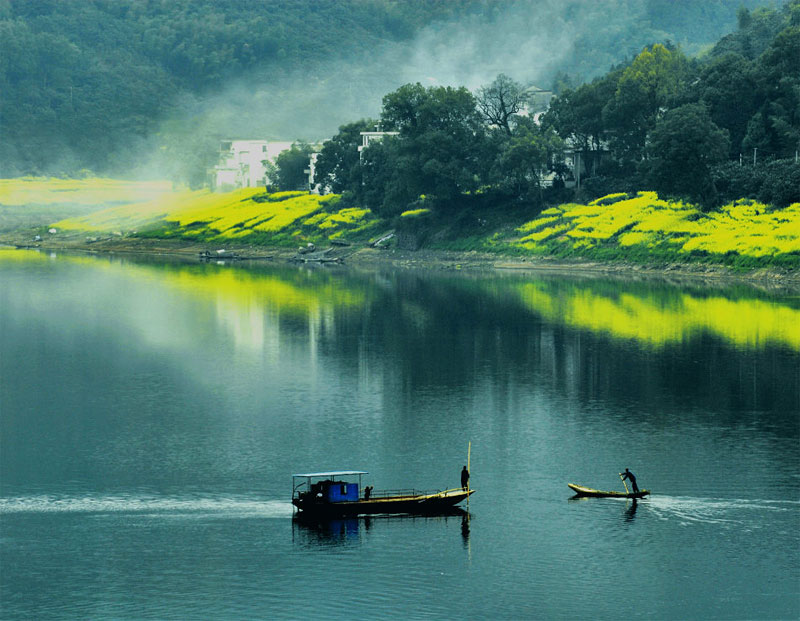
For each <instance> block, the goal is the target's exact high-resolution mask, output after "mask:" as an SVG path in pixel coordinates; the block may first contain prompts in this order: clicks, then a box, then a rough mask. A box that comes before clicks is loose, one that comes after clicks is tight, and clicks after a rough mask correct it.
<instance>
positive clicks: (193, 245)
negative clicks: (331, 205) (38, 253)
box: [0, 233, 800, 292]
mask: <svg viewBox="0 0 800 621" xmlns="http://www.w3.org/2000/svg"><path fill="white" fill-rule="evenodd" d="M0 246H6V247H16V248H28V249H40V250H43V251H45V250H49V251H59V250H61V251H70V252H87V253H93V254H108V255H114V254H141V255H149V256H169V257H173V258H181V259H183V260H186V261H200V260H206V261H207V260H209V258H205V257H201V255H202V254H205V253H208V255H209V257H210V260H219V261H228V262H230V261H231V257H234V256H235V259H234V261H235V262H241V263H252V262H276V263H287V262H290V261H298V262H303V261H307V262H308V263H309V264H314V263H316V261H314V257H313V256H311V258H309V255H300V254H298V253H297V251H296V250H294V249H290V248H285V247H262V246H253V245H236V244H233V245H231V244H225V245H224V246H223V245H218V244H209V243H203V242H190V241H186V240H178V239H143V238H136V237H108V238H101V239H96V240H91V239H90V240H87V239H86V238H78V237H77V236H73V237H68V236H61V235H53V236H51V237H44V238H42V239H41V240H38V241H32V240H31V238H30V236H28V235H23V234H21V233H17V234H11V235H9V234H6V235H3V236H0ZM322 250H324V251H325V254H324V256H325V257H326V258H327V259H329V260H330V259H336V260H337V261H336V262H337V264H342V265H346V266H350V267H355V268H364V269H367V268H369V269H374V268H380V267H391V268H395V269H420V270H439V271H486V270H501V271H515V272H525V271H531V272H554V273H561V274H564V273H569V274H573V275H579V276H615V277H622V278H653V279H662V280H663V279H668V280H671V281H676V282H677V281H696V282H704V283H708V282H710V281H714V282H718V283H722V282H726V283H735V282H741V283H747V284H749V285H751V286H757V287H759V288H767V289H775V288H779V289H787V290H791V291H798V292H800V271H798V270H793V269H787V268H774V267H773V268H759V269H753V270H747V271H745V270H735V269H733V268H730V267H727V266H724V265H716V264H706V263H689V262H687V263H662V264H656V263H653V264H646V263H634V262H626V261H603V262H601V261H590V260H586V259H572V260H565V259H562V258H557V257H550V256H532V257H520V256H513V255H503V254H500V253H487V252H479V251H463V252H459V251H450V250H434V249H425V248H423V249H419V250H403V249H399V248H396V247H384V248H380V247H377V248H376V247H371V246H368V245H352V246H329V247H327V248H324V249H322ZM215 256H219V257H220V258H219V259H215ZM317 256H321V255H317ZM326 265H327V263H326Z"/></svg>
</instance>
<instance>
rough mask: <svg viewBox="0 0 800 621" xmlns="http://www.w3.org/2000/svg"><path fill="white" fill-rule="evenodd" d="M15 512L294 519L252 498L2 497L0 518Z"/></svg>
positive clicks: (283, 506) (281, 507)
mask: <svg viewBox="0 0 800 621" xmlns="http://www.w3.org/2000/svg"><path fill="white" fill-rule="evenodd" d="M14 513H89V514H117V515H119V514H126V513H128V514H137V515H159V516H161V517H165V516H175V517H180V516H198V515H202V516H216V517H260V518H284V517H291V515H292V505H291V504H290V503H288V502H282V501H278V500H257V499H254V498H249V497H228V496H216V497H194V496H192V497H177V496H131V495H119V496H114V495H110V496H96V495H87V496H78V497H64V496H51V495H40V496H16V497H7V498H0V515H4V514H14Z"/></svg>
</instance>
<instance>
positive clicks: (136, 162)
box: [0, 0, 783, 178]
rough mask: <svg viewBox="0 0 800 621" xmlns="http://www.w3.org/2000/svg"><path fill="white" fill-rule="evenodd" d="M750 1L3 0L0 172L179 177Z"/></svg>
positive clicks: (537, 75)
mask: <svg viewBox="0 0 800 621" xmlns="http://www.w3.org/2000/svg"><path fill="white" fill-rule="evenodd" d="M764 4H770V5H775V4H783V2H782V1H777V2H768V0H744V1H743V0H706V1H704V2H693V1H690V0H605V1H604V2H595V1H593V0H504V1H500V0H455V1H452V2H433V1H431V2H415V1H412V0H408V1H406V2H397V3H388V2H384V1H382V0H369V1H366V2H358V3H357V2H351V1H349V0H318V2H317V3H314V2H309V1H308V0H264V1H257V0H251V1H250V2H247V3H245V2H242V3H232V4H230V5H226V4H220V3H214V2H210V1H208V0H196V1H195V2H186V1H184V0H177V1H176V2H174V3H161V4H158V3H148V2H144V0H118V1H117V2H115V3H106V2H102V1H101V0H87V2H63V3H58V2H55V3H54V2H50V1H48V0H25V1H24V2H23V0H0V33H5V34H6V35H8V36H6V37H1V36H0V52H4V53H3V54H0V87H2V88H0V93H3V94H2V95H0V97H2V100H0V104H2V108H0V137H2V138H3V140H2V144H0V175H2V176H14V175H19V174H25V173H33V174H42V173H75V172H77V170H79V169H81V168H90V169H92V170H93V171H94V172H99V173H103V174H128V175H129V174H131V173H132V172H133V171H134V170H136V171H137V173H138V174H140V175H144V176H151V175H153V174H158V175H163V174H165V173H167V174H170V175H171V176H173V177H176V178H181V177H183V178H185V177H186V175H187V170H189V169H194V170H197V169H202V168H203V167H204V165H205V164H207V163H208V162H209V160H210V158H211V157H212V156H213V152H214V145H215V144H216V143H217V142H218V140H219V139H220V138H232V137H241V138H266V139H274V140H295V139H304V140H308V141H318V140H324V139H326V138H328V137H330V136H331V135H332V134H334V133H335V132H336V130H337V128H338V126H339V125H341V124H343V123H347V122H351V121H354V120H357V119H359V118H366V117H373V118H374V117H377V116H378V115H379V112H380V106H381V99H382V97H383V96H384V95H385V94H386V93H388V92H391V91H393V90H394V89H396V88H397V87H399V86H400V85H402V84H404V83H408V82H420V83H422V84H423V85H426V86H428V85H456V86H462V85H463V86H466V87H468V88H470V89H476V88H477V87H479V86H480V85H482V84H487V83H489V82H491V81H492V80H493V79H494V78H495V77H496V76H497V74H499V73H501V72H502V73H505V74H507V75H509V76H511V77H512V78H513V79H515V80H517V81H520V82H523V83H533V84H536V85H538V86H541V87H543V88H550V87H551V85H552V83H553V80H554V78H555V77H556V76H557V75H559V74H567V75H568V76H570V77H571V78H572V80H573V82H578V81H581V80H587V79H591V78H593V77H595V76H597V75H601V74H602V73H604V72H605V71H607V70H608V69H609V67H610V66H611V65H613V64H615V63H619V62H622V61H624V60H625V59H629V58H632V57H633V56H634V55H635V54H637V53H638V52H639V51H641V49H642V48H643V47H644V46H646V45H649V44H652V43H654V42H658V41H665V40H670V41H672V42H673V43H675V44H677V45H680V46H681V47H682V48H683V49H684V51H685V52H687V53H696V52H698V51H700V50H701V49H702V48H703V47H704V46H708V45H710V44H712V43H713V42H714V41H715V40H716V39H718V38H719V36H721V35H722V34H724V33H726V32H729V31H731V30H734V29H735V27H736V11H737V9H738V8H739V7H740V6H742V5H744V6H747V7H757V6H759V5H764ZM90 9H91V11H93V12H87V11H89V10H90ZM263 15H267V17H264V16H263ZM267 26H269V28H270V30H269V32H268V33H267V32H266V28H267ZM304 27H307V29H308V30H307V31H304ZM237 28H238V30H237ZM248 28H249V29H251V30H248ZM253 28H255V31H253V30H252V29H253ZM114 33H116V34H114ZM242 33H244V34H242ZM112 35H113V36H112ZM104 37H112V38H114V40H115V41H117V42H118V45H119V48H118V49H117V48H115V47H114V44H113V42H112V41H111V40H110V39H109V41H105V39H104ZM226 37H227V38H226ZM259 37H260V38H259ZM251 39H252V41H251ZM37 45H38V47H37ZM32 50H33V51H32ZM37 50H38V51H37ZM4 58H5V62H3V59H4ZM23 63H28V68H27V69H26V70H25V71H22V69H20V68H19V66H20V65H21V64H23ZM148 63H149V64H148ZM15 67H16V68H15Z"/></svg>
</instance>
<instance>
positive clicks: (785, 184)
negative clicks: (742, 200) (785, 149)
mask: <svg viewBox="0 0 800 621" xmlns="http://www.w3.org/2000/svg"><path fill="white" fill-rule="evenodd" d="M765 168H766V171H765V176H764V182H763V184H762V185H761V188H760V189H759V192H758V200H760V201H762V202H764V203H772V204H773V205H775V206H776V207H787V206H789V205H791V204H792V203H800V164H798V163H797V162H795V161H794V160H793V159H787V160H781V161H776V162H770V163H769V164H767V165H766V167H765Z"/></svg>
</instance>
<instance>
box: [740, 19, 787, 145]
mask: <svg viewBox="0 0 800 621" xmlns="http://www.w3.org/2000/svg"><path fill="white" fill-rule="evenodd" d="M757 67H758V76H759V80H760V88H761V91H762V93H763V97H764V105H763V106H762V107H761V110H760V114H761V119H760V120H759V121H760V126H759V125H755V124H754V126H753V133H751V132H750V131H749V129H750V128H748V136H747V141H746V142H747V146H752V147H755V146H758V143H761V148H762V149H763V150H766V151H767V152H768V153H770V154H772V155H774V156H777V157H788V156H790V155H793V154H794V153H795V151H796V150H797V149H798V148H799V147H800V69H798V67H800V26H789V27H787V28H784V29H783V30H782V31H781V32H779V33H778V35H777V36H776V37H775V39H774V40H773V41H772V43H771V44H770V45H769V47H768V48H767V50H766V51H765V52H764V53H763V54H762V55H761V57H760V58H759V59H758V63H757ZM757 122H758V121H757ZM762 131H763V133H764V134H765V135H764V136H759V135H758V134H756V132H759V133H760V132H762ZM764 143H766V144H764Z"/></svg>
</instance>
